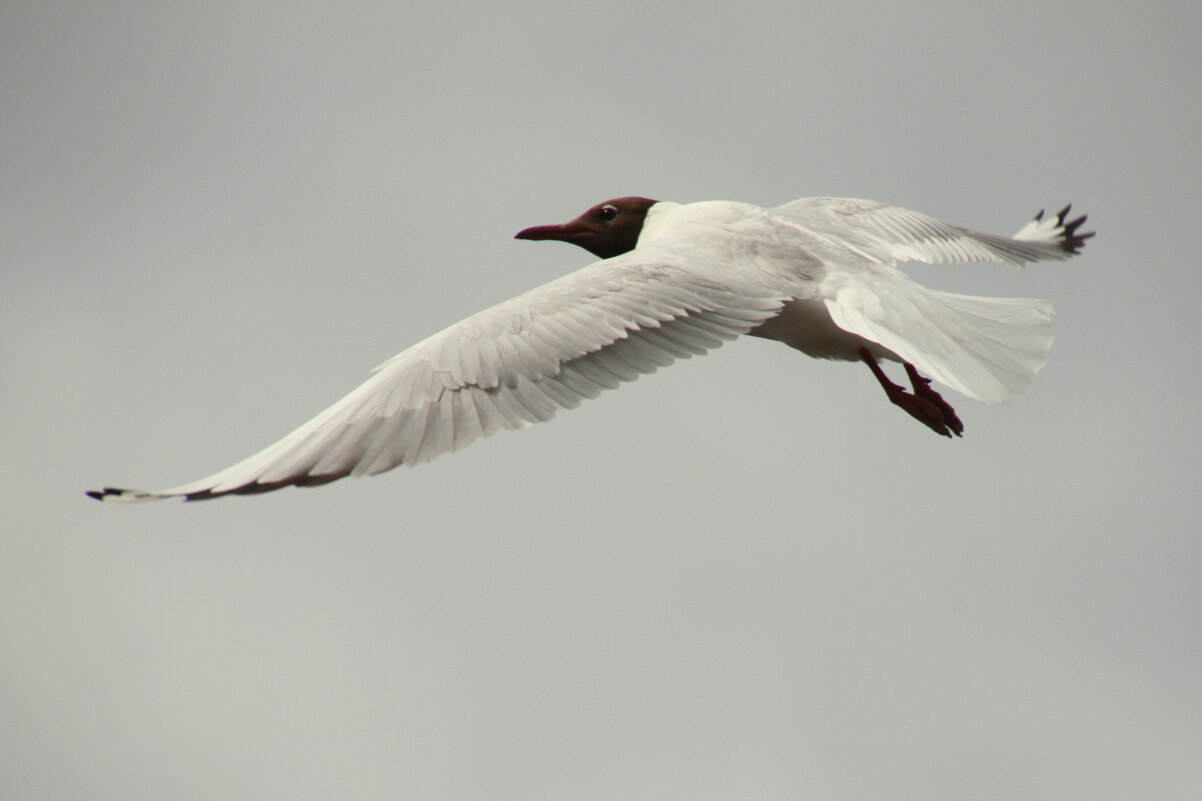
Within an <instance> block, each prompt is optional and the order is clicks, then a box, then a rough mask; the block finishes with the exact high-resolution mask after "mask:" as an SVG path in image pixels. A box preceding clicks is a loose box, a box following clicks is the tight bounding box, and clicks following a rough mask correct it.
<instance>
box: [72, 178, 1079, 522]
mask: <svg viewBox="0 0 1202 801" xmlns="http://www.w3.org/2000/svg"><path fill="white" fill-rule="evenodd" d="M1067 211H1068V209H1067V208H1066V209H1065V210H1064V211H1063V212H1061V213H1060V214H1059V215H1057V216H1055V217H1049V218H1047V219H1044V218H1043V216H1042V212H1041V213H1040V215H1039V216H1037V217H1036V219H1035V220H1034V221H1033V222H1032V223H1030V224H1028V225H1027V226H1026V227H1025V228H1024V229H1023V230H1022V231H1020V232H1019V233H1018V234H1016V235H1015V236H1014V237H999V236H993V235H989V234H978V233H975V232H971V231H967V230H964V229H960V228H955V227H953V226H949V225H946V224H944V223H941V222H938V221H936V220H934V219H932V218H930V217H927V216H925V215H922V214H918V213H917V212H912V211H907V210H905V209H901V208H898V207H896V206H889V205H886V204H881V203H876V202H874V201H864V200H852V199H844V198H807V199H804V200H799V201H795V202H793V203H789V204H786V205H784V206H780V207H777V208H772V209H764V208H760V207H758V206H753V205H750V204H746V203H733V202H726V201H709V202H703V203H692V204H687V205H681V204H676V203H667V202H656V201H653V200H649V199H646V198H619V199H617V200H613V201H608V202H607V203H602V204H598V205H597V206H595V207H593V208H592V209H590V210H589V211H588V212H586V213H585V214H584V215H581V217H579V218H577V219H576V220H573V221H571V222H569V223H566V224H564V225H561V226H542V227H538V228H530V229H526V230H525V231H523V232H521V233H520V234H518V238H522V239H555V240H560V241H566V242H570V243H572V244H576V245H579V246H580V247H583V248H585V249H586V250H589V251H590V252H592V253H593V254H594V255H597V256H599V257H600V258H601V259H602V261H598V262H595V263H593V264H591V265H589V266H587V267H585V268H583V269H581V270H578V271H576V272H574V273H571V274H569V275H566V276H564V277H562V278H559V279H558V280H555V281H552V282H550V283H548V284H545V285H544V286H541V287H539V288H537V289H534V290H532V291H530V292H527V293H526V294H523V295H520V296H518V297H517V298H514V299H512V300H509V301H506V302H504V303H501V304H499V305H497V306H494V307H493V308H491V309H488V310H485V311H483V312H480V313H479V314H476V315H473V316H472V317H469V318H467V319H466V320H463V321H462V322H459V323H457V324H455V325H453V326H451V327H450V328H447V329H446V330H444V331H442V332H440V333H438V334H435V335H434V336H432V337H429V338H428V339H425V340H423V341H422V342H419V343H418V344H416V345H414V346H413V347H411V348H409V349H408V350H405V351H403V352H401V353H400V354H398V355H397V356H395V357H393V358H392V359H390V360H389V361H388V362H386V363H384V364H383V365H381V366H380V367H378V368H377V369H376V371H375V374H374V375H373V376H372V377H371V378H370V379H369V380H368V381H367V382H366V383H364V384H363V385H362V386H360V387H359V388H358V389H356V390H354V391H353V392H351V393H350V394H349V395H347V396H346V397H345V398H343V399H342V400H341V401H339V402H337V403H336V404H334V405H333V406H331V407H330V408H329V409H327V410H326V411H325V412H323V413H322V414H320V415H318V416H317V417H315V418H314V419H313V420H311V421H309V422H308V423H306V424H304V425H302V426H301V427H300V428H298V429H297V430H296V431H294V432H292V433H291V434H289V435H288V436H286V437H285V438H284V439H282V440H280V441H279V442H277V443H275V444H274V445H271V446H270V447H268V448H266V449H265V450H263V451H261V452H259V453H258V454H255V455H254V456H251V457H250V458H248V459H246V460H244V461H242V462H240V463H238V464H236V465H234V466H233V467H230V468H228V469H227V470H223V471H221V472H220V473H217V474H215V475H212V476H209V477H207V478H205V479H201V480H200V481H195V482H191V483H188V484H184V485H182V486H179V487H173V488H170V489H166V490H161V491H157V492H143V491H137V490H121V489H111V488H110V489H105V490H102V491H98V492H90V493H88V494H89V495H92V496H93V497H95V498H97V499H100V500H105V501H115V502H126V503H129V502H138V501H146V500H156V499H160V498H167V497H173V496H182V497H185V498H187V499H189V500H197V499H203V498H211V497H216V496H220V495H224V494H249V493H256V492H265V491H268V490H272V489H277V488H280V487H284V486H291V485H295V486H314V485H318V484H324V483H327V482H329V481H333V480H335V479H338V478H342V477H344V476H347V475H370V474H375V473H379V472H382V471H384V470H389V469H391V468H393V467H395V466H397V465H401V464H405V465H414V464H418V463H421V462H425V461H429V460H430V459H433V458H435V457H436V456H439V455H441V454H443V453H447V452H450V451H454V450H458V449H459V448H462V447H464V446H465V445H467V444H469V443H471V442H473V441H475V440H476V439H479V438H480V437H483V436H488V435H489V434H492V433H494V432H496V431H498V430H501V429H516V428H523V427H525V426H528V425H530V424H532V423H535V422H540V421H543V420H547V419H550V418H551V416H552V415H554V413H555V412H556V411H557V410H558V409H561V408H573V407H575V406H576V405H578V404H579V403H580V401H582V400H584V399H586V398H592V397H595V396H596V395H598V394H599V393H600V392H601V391H602V390H604V389H611V388H614V387H616V386H618V385H619V384H620V383H622V382H624V381H629V380H633V379H634V378H636V377H638V375H640V374H643V373H649V372H653V371H654V370H656V369H657V368H659V367H662V366H666V365H668V364H670V363H671V362H672V361H674V360H675V359H677V358H687V357H689V356H691V355H695V354H700V353H704V352H706V351H707V350H709V349H712V348H714V347H717V346H719V345H720V344H722V342H724V341H726V340H729V339H732V338H734V337H736V336H738V335H740V334H751V335H753V336H759V337H764V338H768V339H776V340H779V341H781V342H784V343H785V344H787V345H789V346H790V347H793V348H796V349H797V350H800V351H802V352H803V353H806V354H807V355H810V356H813V357H815V358H824V359H838V360H848V361H865V362H866V363H867V364H868V366H869V367H870V368H871V369H872V371H873V373H874V374H875V375H876V376H877V379H878V381H880V382H881V385H882V387H884V389H885V391H886V393H887V394H888V396H889V398H890V400H891V401H893V402H894V403H895V404H897V405H899V406H901V407H902V408H903V409H904V410H905V411H907V412H908V413H909V414H911V415H912V416H914V417H915V418H917V419H919V420H920V421H921V422H923V423H924V424H926V425H928V426H929V427H931V428H932V429H933V430H935V431H936V432H937V433H940V434H944V435H947V436H950V435H951V434H952V433H955V434H957V435H959V434H960V432H961V430H962V425H961V424H960V421H959V419H958V418H956V416H955V413H954V412H953V411H952V409H951V407H950V406H949V405H947V404H946V402H944V401H943V399H942V398H941V397H940V396H939V395H938V394H937V393H935V392H934V391H933V390H931V389H930V388H929V387H928V386H926V384H927V383H929V382H928V381H927V380H926V379H924V378H922V377H921V376H919V375H918V372H917V371H919V370H921V371H922V372H925V373H926V374H928V375H930V376H931V377H932V378H934V379H935V380H937V381H939V382H941V383H943V384H946V385H947V386H950V387H952V388H953V389H956V390H957V391H959V392H961V393H963V394H965V395H968V396H969V397H973V398H976V399H978V400H982V401H986V402H990V403H996V402H1000V401H1004V400H1006V399H1007V398H1009V397H1011V396H1012V395H1014V394H1017V393H1021V392H1024V391H1025V390H1026V389H1027V388H1028V387H1029V386H1030V383H1031V380H1032V378H1033V377H1034V375H1035V373H1036V372H1038V371H1039V369H1040V368H1042V367H1043V364H1044V363H1045V361H1046V353H1047V350H1048V348H1049V347H1050V345H1051V342H1052V333H1051V327H1050V323H1049V320H1050V317H1051V306H1050V304H1048V303H1046V302H1045V301H1038V300H1019V299H995V298H975V297H968V296H962V295H952V294H947V293H942V292H936V291H933V290H928V289H926V288H924V287H922V286H920V285H918V284H916V283H914V282H912V281H909V280H908V279H907V278H906V277H905V276H904V275H903V274H902V272H901V271H900V270H899V269H898V268H897V263H898V262H900V261H907V260H912V261H924V262H984V261H995V262H1004V263H1010V264H1014V265H1016V266H1021V265H1022V264H1025V263H1026V262H1030V261H1039V260H1045V259H1066V258H1069V257H1070V256H1072V255H1074V254H1075V253H1076V252H1077V251H1078V250H1079V249H1080V247H1081V246H1082V244H1083V242H1084V240H1085V239H1086V238H1087V237H1088V236H1091V234H1077V229H1078V227H1079V226H1080V225H1081V222H1082V221H1083V220H1084V218H1079V219H1077V220H1074V221H1072V222H1069V221H1067V219H1066V214H1067ZM880 359H887V360H892V361H897V362H901V363H903V364H904V365H905V367H906V370H907V373H908V374H909V376H910V379H911V383H912V385H913V390H914V391H913V392H912V393H910V392H906V391H905V390H904V389H902V388H901V387H899V386H897V385H894V384H892V383H891V382H890V381H889V380H888V379H887V378H886V377H885V376H884V373H883V372H882V371H881V370H880V368H879V365H878V364H877V361H878V360H880Z"/></svg>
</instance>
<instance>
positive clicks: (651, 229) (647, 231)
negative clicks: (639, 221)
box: [635, 200, 680, 247]
mask: <svg viewBox="0 0 1202 801" xmlns="http://www.w3.org/2000/svg"><path fill="white" fill-rule="evenodd" d="M678 208H680V204H679V203H673V202H672V201H670V200H661V201H659V202H658V203H656V204H655V205H654V206H652V207H651V208H649V209H647V216H646V217H645V218H644V219H643V230H641V231H639V241H638V242H637V243H636V244H635V247H640V246H642V245H645V244H647V243H648V242H650V241H651V240H652V239H653V238H654V237H655V234H656V232H657V231H658V230H660V229H662V228H663V226H664V223H665V222H666V221H667V219H668V217H670V216H671V215H672V212H674V211H676V210H677V209H678Z"/></svg>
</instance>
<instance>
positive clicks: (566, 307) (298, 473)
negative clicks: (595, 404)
mask: <svg viewBox="0 0 1202 801" xmlns="http://www.w3.org/2000/svg"><path fill="white" fill-rule="evenodd" d="M648 250H649V249H643V250H642V251H639V252H633V253H629V254H626V255H624V256H619V257H617V258H614V259H609V260H606V261H602V262H597V263H595V264H592V265H590V266H588V267H585V268H584V269H582V270H579V271H577V272H575V273H571V274H569V275H567V276H564V277H563V278H560V279H558V280H556V281H552V282H550V283H548V284H545V285H544V286H542V287H539V288H537V289H534V290H532V291H530V292H527V293H526V294H524V295H520V296H518V297H516V298H514V299H512V300H509V301H506V302H504V303H501V304H499V305H497V306H494V307H492V308H490V309H487V310H485V311H483V312H480V313H479V314H476V315H473V316H471V317H468V318H467V319H465V320H463V321H461V322H459V323H457V324H455V325H453V326H451V327H450V328H447V329H445V330H443V331H442V332H440V333H438V334H435V335H434V336H432V337H429V338H427V339H425V340H423V341H421V342H419V343H418V344H416V345H414V346H413V347H411V348H409V349H408V350H405V351H403V352H401V353H400V354H398V355H397V356H395V357H393V358H392V359H390V360H388V361H387V362H385V363H384V364H382V365H380V366H379V367H377V368H376V369H375V371H374V374H373V375H372V376H371V378H369V379H368V380H367V381H366V382H365V383H364V384H362V385H361V386H360V387H358V388H357V389H355V390H354V391H352V392H351V393H350V394H348V395H347V396H346V397H344V398H343V399H342V400H340V401H338V402H337V403H335V404H334V405H332V406H330V407H329V408H328V409H326V410H325V411H324V412H322V413H321V414H319V415H317V416H316V417H314V418H313V419H312V420H310V421H309V422H308V423H305V424H304V425H302V426H300V427H299V428H297V429H296V430H295V431H293V432H292V433H291V434H289V435H287V436H286V437H284V438H283V439H281V440H280V441H278V442H276V443H275V444H273V445H271V446H269V447H267V448H265V449H264V450H262V451H260V452H259V453H256V454H254V455H253V456H251V457H249V458H247V459H245V460H243V461H242V462H239V463H238V464H236V465H234V466H232V467H230V468H228V469H226V470H223V471H221V472H219V473H216V474H214V475H212V476H209V477H207V478H204V479H201V480H199V481H195V482H190V483H188V484H183V485H181V486H178V487H172V488H170V489H166V490H160V491H157V492H143V491H137V490H119V489H106V490H103V491H102V492H98V493H95V494H94V497H99V498H100V499H101V500H106V501H114V502H127V503H134V502H139V501H147V500H156V499H158V498H163V497H170V496H184V497H185V498H187V499H188V500H201V499H205V498H212V497H217V496H220V495H225V494H250V493H258V492H266V491H270V490H273V489H278V488H280V487H284V486H291V485H295V486H314V485H318V484H324V483H328V482H330V481H334V480H336V479H338V478H342V477H344V476H348V475H371V474H375V473H380V472H383V471H385V470H390V469H392V468H393V467H396V466H398V465H402V464H403V465H415V464H420V463H422V462H427V461H429V460H431V459H434V458H436V457H437V456H440V455H442V454H444V453H449V452H451V451H455V450H458V449H460V448H463V447H465V446H467V445H469V444H471V443H472V442H474V441H476V440H478V439H480V438H482V437H486V436H489V435H491V434H494V433H496V432H497V431H501V430H507V429H509V430H512V429H519V428H524V427H526V426H529V425H532V424H533V423H536V422H541V421H545V420H549V419H551V417H553V416H554V414H555V413H556V412H557V411H558V410H560V409H571V408H574V407H576V406H578V405H579V404H580V403H581V402H582V401H584V400H586V399H589V398H594V397H596V396H597V395H599V394H600V393H601V392H602V391H603V390H606V389H613V388H616V387H617V386H619V385H620V384H622V383H623V382H626V381H632V380H634V379H635V378H637V377H638V376H639V375H642V374H645V373H651V372H654V371H655V370H657V369H658V368H660V367H664V366H667V365H669V364H671V363H672V362H673V361H675V360H676V359H681V358H688V357H690V356H692V355H696V354H702V353H705V352H706V351H708V350H711V349H713V348H716V347H718V346H719V345H721V344H722V343H723V342H725V341H727V340H729V339H733V338H734V337H736V336H738V335H739V334H743V333H746V332H747V331H749V330H751V329H752V328H754V327H755V326H756V325H758V324H760V323H761V322H763V321H764V320H766V319H767V318H769V317H771V316H773V315H774V314H776V313H777V312H778V311H779V310H780V308H781V306H782V305H783V303H784V302H785V301H786V300H787V299H788V292H787V291H783V290H782V291H779V292H778V291H772V290H769V289H767V288H765V287H748V286H742V285H732V284H729V283H727V282H725V281H723V280H719V279H716V278H714V277H713V276H711V275H708V274H702V273H698V272H693V271H690V270H686V269H683V268H679V267H676V266H673V265H672V264H671V263H670V262H669V261H656V260H655V255H654V253H652V254H648V252H647V251H648Z"/></svg>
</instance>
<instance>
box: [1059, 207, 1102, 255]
mask: <svg viewBox="0 0 1202 801" xmlns="http://www.w3.org/2000/svg"><path fill="white" fill-rule="evenodd" d="M1072 208H1073V204H1072V203H1069V204H1068V205H1067V206H1065V207H1064V208H1063V209H1061V210H1060V213H1059V214H1057V215H1056V222H1058V223H1059V224H1060V225H1061V226H1062V227H1063V228H1064V233H1062V234H1061V235H1060V249H1061V250H1063V251H1064V252H1066V253H1072V254H1073V255H1076V254H1078V253H1080V252H1081V248H1083V247H1085V240H1086V239H1089V238H1090V237H1092V236H1095V235H1096V234H1097V232H1096V231H1086V232H1085V233H1083V234H1079V233H1077V229H1078V228H1080V227H1081V226H1082V225H1084V224H1085V221H1086V220H1088V219H1089V215H1088V214H1082V215H1081V216H1080V217H1078V218H1077V219H1075V220H1069V219H1068V213H1069V212H1070V211H1071V210H1072Z"/></svg>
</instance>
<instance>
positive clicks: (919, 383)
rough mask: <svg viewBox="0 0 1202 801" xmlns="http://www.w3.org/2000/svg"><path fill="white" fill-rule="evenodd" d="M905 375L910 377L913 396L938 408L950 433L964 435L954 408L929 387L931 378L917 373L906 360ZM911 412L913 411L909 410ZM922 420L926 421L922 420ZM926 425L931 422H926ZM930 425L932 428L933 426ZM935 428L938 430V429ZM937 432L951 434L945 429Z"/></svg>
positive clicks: (962, 425) (958, 435) (961, 424)
mask: <svg viewBox="0 0 1202 801" xmlns="http://www.w3.org/2000/svg"><path fill="white" fill-rule="evenodd" d="M906 375H908V376H909V377H910V386H912V387H913V388H914V397H916V398H922V399H923V400H926V401H927V402H928V403H930V404H932V405H933V406H935V408H936V409H938V410H939V413H940V415H941V416H942V422H943V426H944V428H945V429H947V430H950V431H951V432H952V434H955V435H956V436H957V437H962V436H964V424H963V423H961V422H960V418H959V417H957V416H956V410H955V409H953V408H952V406H951V404H950V403H948V402H947V401H945V400H944V399H943V396H942V395H940V394H939V393H938V392H936V391H935V390H933V389H931V379H929V378H923V377H922V376H920V375H919V374H918V370H916V369H915V368H914V365H912V364H910V363H909V362H906ZM911 414H913V412H911ZM923 422H926V421H925V420H924V421H923ZM927 425H931V424H930V423H927ZM931 427H932V428H934V426H931ZM936 430H937V431H938V429H936ZM939 433H941V434H943V435H944V436H951V435H950V434H947V433H946V431H939Z"/></svg>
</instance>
